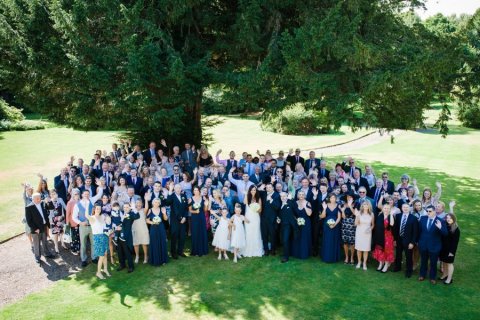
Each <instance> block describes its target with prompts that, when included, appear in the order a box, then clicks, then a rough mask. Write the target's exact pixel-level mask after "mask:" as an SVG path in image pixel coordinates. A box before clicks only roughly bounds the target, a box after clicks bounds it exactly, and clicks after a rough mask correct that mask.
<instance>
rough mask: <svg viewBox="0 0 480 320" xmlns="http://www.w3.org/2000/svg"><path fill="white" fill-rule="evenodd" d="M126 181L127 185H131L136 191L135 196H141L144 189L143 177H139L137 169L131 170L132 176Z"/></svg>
mask: <svg viewBox="0 0 480 320" xmlns="http://www.w3.org/2000/svg"><path fill="white" fill-rule="evenodd" d="M126 180H127V185H131V186H133V188H134V189H135V194H141V192H142V188H143V179H142V178H141V177H137V170H136V169H131V170H130V175H129V176H128V177H127V179H126Z"/></svg>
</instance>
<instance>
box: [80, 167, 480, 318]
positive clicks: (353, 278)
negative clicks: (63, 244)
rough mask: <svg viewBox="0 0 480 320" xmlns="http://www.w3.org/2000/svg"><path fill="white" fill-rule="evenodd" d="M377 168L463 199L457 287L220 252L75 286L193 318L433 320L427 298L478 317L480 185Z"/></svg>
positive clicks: (84, 275) (313, 261)
mask: <svg viewBox="0 0 480 320" xmlns="http://www.w3.org/2000/svg"><path fill="white" fill-rule="evenodd" d="M372 165H373V167H374V168H375V170H376V172H377V173H380V172H382V171H388V172H389V173H390V177H391V179H392V180H393V181H394V182H395V183H397V182H398V181H399V180H400V179H399V177H400V176H401V175H402V174H403V173H408V174H409V175H410V177H411V178H412V179H413V178H416V179H417V180H418V186H419V189H420V192H422V190H423V189H424V188H425V187H427V186H428V187H432V188H433V189H434V192H435V182H436V181H440V182H442V184H443V189H444V190H443V195H442V200H443V201H444V202H446V203H447V206H448V202H449V201H450V200H451V199H455V200H456V202H457V206H456V207H455V212H456V213H457V216H458V220H459V226H460V229H461V231H462V237H461V242H460V246H459V250H458V257H457V259H456V271H455V280H456V281H455V282H456V283H455V285H453V286H443V285H440V284H439V285H437V286H432V285H430V284H429V283H428V281H427V282H425V283H427V284H425V283H421V284H420V283H418V281H416V278H415V277H416V276H418V274H417V273H415V275H414V277H413V278H412V279H405V277H404V275H403V273H389V274H387V275H383V274H380V273H378V272H374V268H375V267H376V265H375V262H374V261H373V259H371V258H369V260H370V264H369V270H368V271H367V272H364V271H359V270H355V268H354V267H351V266H346V265H344V264H343V263H342V262H341V261H342V260H341V261H340V262H339V263H336V264H326V263H323V262H321V261H320V259H319V258H318V257H316V258H313V257H312V258H310V259H308V260H303V261H301V260H297V259H291V260H290V261H289V262H288V263H286V264H281V263H280V261H279V257H278V256H277V257H265V258H247V259H242V260H240V261H239V263H238V264H233V263H232V261H231V260H230V261H218V260H217V259H216V255H215V253H213V250H211V253H210V254H209V255H208V256H205V257H188V258H180V259H179V260H170V261H169V263H168V264H167V265H166V266H162V267H151V266H150V265H142V264H139V265H137V267H136V269H135V271H134V272H133V273H132V274H127V273H126V272H125V271H122V272H116V271H113V272H112V274H113V277H112V278H110V279H108V280H105V281H98V280H97V279H96V278H95V277H94V274H95V269H94V267H95V266H91V267H89V268H87V270H86V271H84V272H80V273H78V274H77V276H76V278H75V279H74V281H78V282H80V283H82V284H87V285H89V286H90V287H91V288H92V289H93V291H95V292H98V294H99V295H101V297H102V299H103V300H104V302H106V303H111V302H114V300H115V299H118V298H119V299H120V303H121V304H122V306H124V307H126V308H128V309H131V308H136V307H137V303H139V302H146V303H148V304H153V305H154V306H155V307H156V308H158V309H160V310H159V311H157V312H161V310H170V311H171V310H173V309H174V308H179V307H180V308H181V309H183V312H186V313H189V314H192V316H193V317H197V316H209V317H212V316H221V317H224V318H235V317H241V318H248V319H252V318H264V317H265V316H268V317H272V318H274V317H287V318H313V317H318V316H320V315H322V314H324V315H330V316H333V315H336V316H338V317H352V316H355V317H369V316H370V317H371V316H372V313H375V312H376V313H377V314H378V313H379V312H382V314H390V315H395V314H397V315H400V314H405V312H408V314H409V317H412V318H429V316H431V313H430V312H438V310H436V309H435V310H433V309H429V307H425V306H421V305H420V304H419V303H418V302H419V301H420V300H421V299H423V298H424V297H426V296H429V297H430V298H435V299H436V300H435V301H436V304H435V305H437V306H438V305H441V304H442V303H443V302H444V303H450V302H451V299H454V300H455V304H456V308H454V309H455V311H452V312H451V313H448V312H449V311H446V310H444V311H443V312H444V313H442V314H443V316H446V317H449V316H452V317H453V315H454V314H455V315H456V316H460V315H462V314H463V315H465V316H467V315H468V316H469V317H471V316H472V315H473V314H478V311H477V309H476V308H477V306H478V302H475V301H476V300H475V299H474V296H475V294H476V292H478V290H480V287H479V285H478V281H476V278H475V274H476V273H475V270H476V269H477V266H478V260H477V258H476V257H478V256H479V247H478V243H479V235H478V232H477V230H478V228H479V227H480V224H479V222H480V219H479V218H477V217H476V216H477V212H480V201H478V200H479V199H478V190H480V180H477V179H471V178H461V177H454V176H448V175H446V174H444V173H441V172H432V171H429V170H427V169H425V168H411V167H395V166H388V165H385V164H383V163H380V162H377V163H372ZM187 247H188V248H189V247H190V246H189V245H188V244H187ZM405 292H409V294H405ZM361 297H363V298H361ZM430 298H429V299H430ZM393 301H397V302H395V303H394V302H393ZM142 310H143V309H142ZM385 312H386V313H385ZM472 312H473V313H472ZM139 317H140V315H139Z"/></svg>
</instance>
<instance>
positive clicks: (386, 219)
mask: <svg viewBox="0 0 480 320" xmlns="http://www.w3.org/2000/svg"><path fill="white" fill-rule="evenodd" d="M393 224H394V217H393V214H391V207H390V205H389V204H384V205H383V207H382V212H381V213H380V214H379V215H378V216H377V219H376V221H375V230H374V234H373V243H374V246H375V249H374V250H373V258H374V259H375V260H377V261H378V263H379V264H378V268H377V271H381V272H383V273H386V272H387V271H388V267H390V265H391V264H392V263H393V261H395V254H394V248H393V234H392V231H393Z"/></svg>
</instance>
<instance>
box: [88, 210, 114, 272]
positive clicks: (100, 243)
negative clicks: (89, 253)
mask: <svg viewBox="0 0 480 320" xmlns="http://www.w3.org/2000/svg"><path fill="white" fill-rule="evenodd" d="M86 218H87V219H88V221H89V222H90V225H91V227H92V234H93V251H94V256H95V257H98V263H97V274H96V275H97V277H98V278H99V279H105V277H104V276H103V274H102V266H103V273H105V275H106V276H107V277H110V273H109V272H108V258H107V252H108V236H107V235H106V234H105V233H104V232H105V226H106V224H110V221H108V220H109V219H110V217H108V216H105V215H104V214H102V205H101V204H99V203H97V204H95V207H94V209H93V215H90V213H89V212H87V213H86Z"/></svg>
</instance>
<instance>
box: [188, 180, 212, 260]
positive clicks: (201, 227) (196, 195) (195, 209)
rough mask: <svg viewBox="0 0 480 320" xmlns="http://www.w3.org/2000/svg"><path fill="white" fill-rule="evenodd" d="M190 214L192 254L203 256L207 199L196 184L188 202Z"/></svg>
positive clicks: (206, 244)
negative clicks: (190, 200)
mask: <svg viewBox="0 0 480 320" xmlns="http://www.w3.org/2000/svg"><path fill="white" fill-rule="evenodd" d="M189 210H190V213H191V214H192V227H191V232H192V251H191V253H190V255H192V256H199V257H200V256H204V255H207V254H208V236H207V222H206V221H205V211H206V210H208V200H206V199H205V198H204V197H202V195H201V194H200V188H199V187H198V186H195V187H193V197H192V202H191V203H190V208H189Z"/></svg>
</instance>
